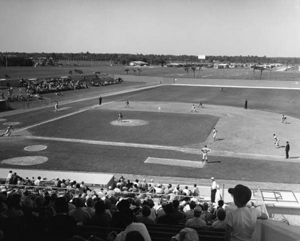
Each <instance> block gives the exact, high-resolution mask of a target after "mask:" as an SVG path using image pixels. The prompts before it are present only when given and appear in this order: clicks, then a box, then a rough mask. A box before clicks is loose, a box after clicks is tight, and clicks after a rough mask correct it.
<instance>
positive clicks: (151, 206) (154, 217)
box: [147, 199, 156, 221]
mask: <svg viewBox="0 0 300 241" xmlns="http://www.w3.org/2000/svg"><path fill="white" fill-rule="evenodd" d="M147 202H148V205H149V208H150V209H151V214H150V215H149V218H151V219H153V221H155V220H156V211H155V209H154V202H153V200H152V199H148V200H147Z"/></svg>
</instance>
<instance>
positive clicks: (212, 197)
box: [210, 177, 217, 203]
mask: <svg viewBox="0 0 300 241" xmlns="http://www.w3.org/2000/svg"><path fill="white" fill-rule="evenodd" d="M211 181H212V182H211V192H210V194H211V195H210V201H211V202H212V203H214V202H215V198H216V192H217V182H216V180H215V178H214V177H212V178H211Z"/></svg>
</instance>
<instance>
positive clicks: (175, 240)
mask: <svg viewBox="0 0 300 241" xmlns="http://www.w3.org/2000/svg"><path fill="white" fill-rule="evenodd" d="M171 241H199V235H198V233H197V231H196V230H195V229H192V228H184V229H182V230H181V231H180V232H179V234H177V235H176V236H173V237H172V239H171Z"/></svg>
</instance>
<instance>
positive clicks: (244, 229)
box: [225, 184, 268, 241]
mask: <svg viewBox="0 0 300 241" xmlns="http://www.w3.org/2000/svg"><path fill="white" fill-rule="evenodd" d="M228 192H229V193H230V194H231V195H232V196H233V199H234V204H235V205H236V206H237V209H236V210H234V211H232V212H229V213H228V214H227V215H226V218H225V222H226V233H225V240H226V241H229V240H251V238H252V235H253V232H254V229H255V225H256V221H257V219H268V216H267V215H266V214H265V213H262V212H261V211H260V210H259V209H257V208H249V207H246V204H247V203H248V202H249V200H250V199H251V195H252V193H251V190H250V189H249V188H248V187H246V186H244V185H241V184H238V185H236V186H235V187H234V188H229V189H228Z"/></svg>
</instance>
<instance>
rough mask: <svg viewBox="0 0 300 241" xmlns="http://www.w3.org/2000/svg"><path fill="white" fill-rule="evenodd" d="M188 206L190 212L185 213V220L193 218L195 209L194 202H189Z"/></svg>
mask: <svg viewBox="0 0 300 241" xmlns="http://www.w3.org/2000/svg"><path fill="white" fill-rule="evenodd" d="M188 205H189V206H190V210H187V211H186V212H185V217H186V219H190V218H193V217H194V208H195V207H196V203H195V202H194V201H190V203H189V204H188Z"/></svg>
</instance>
